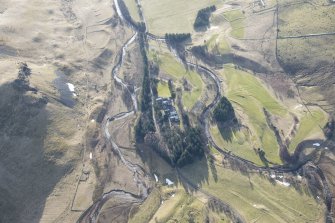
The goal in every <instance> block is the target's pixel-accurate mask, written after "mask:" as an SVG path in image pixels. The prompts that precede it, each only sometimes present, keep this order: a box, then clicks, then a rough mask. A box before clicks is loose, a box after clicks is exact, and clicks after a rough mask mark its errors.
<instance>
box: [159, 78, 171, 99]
mask: <svg viewBox="0 0 335 223" xmlns="http://www.w3.org/2000/svg"><path fill="white" fill-rule="evenodd" d="M157 91H158V96H159V97H162V98H169V97H171V93H170V89H169V86H168V84H167V83H166V82H162V81H160V82H158V85H157Z"/></svg>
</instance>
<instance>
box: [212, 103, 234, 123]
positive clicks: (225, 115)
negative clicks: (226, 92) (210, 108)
mask: <svg viewBox="0 0 335 223" xmlns="http://www.w3.org/2000/svg"><path fill="white" fill-rule="evenodd" d="M213 117H214V119H215V120H216V121H217V122H220V123H224V122H227V121H230V120H236V116H235V112H234V108H233V106H232V105H231V103H230V101H229V100H228V99H227V98H226V97H222V98H221V99H220V102H219V103H218V105H217V106H216V108H215V109H214V112H213Z"/></svg>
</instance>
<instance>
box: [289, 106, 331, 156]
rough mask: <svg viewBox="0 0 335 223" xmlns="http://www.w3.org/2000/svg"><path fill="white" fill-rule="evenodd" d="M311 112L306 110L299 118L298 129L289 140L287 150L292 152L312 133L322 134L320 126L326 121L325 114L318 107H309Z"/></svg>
mask: <svg viewBox="0 0 335 223" xmlns="http://www.w3.org/2000/svg"><path fill="white" fill-rule="evenodd" d="M310 111H311V113H309V112H307V113H306V114H305V116H303V117H302V118H301V120H300V124H299V128H298V131H297V133H296V135H295V137H294V138H293V140H292V141H291V144H290V147H289V150H290V152H291V153H293V152H294V150H295V148H296V146H297V145H298V144H299V143H300V142H301V141H303V140H304V139H306V138H307V137H309V136H311V135H313V134H318V133H319V134H322V128H321V127H323V126H325V124H326V123H327V120H328V119H327V116H326V114H325V113H324V112H323V111H322V110H321V109H319V108H315V109H312V108H311V109H310Z"/></svg>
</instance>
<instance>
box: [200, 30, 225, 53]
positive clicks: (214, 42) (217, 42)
mask: <svg viewBox="0 0 335 223" xmlns="http://www.w3.org/2000/svg"><path fill="white" fill-rule="evenodd" d="M206 46H207V48H208V50H209V51H211V52H213V53H215V54H225V53H229V51H230V45H229V43H228V42H227V41H226V40H225V38H224V37H222V36H220V35H219V34H214V35H213V36H211V38H210V39H209V40H208V41H206Z"/></svg>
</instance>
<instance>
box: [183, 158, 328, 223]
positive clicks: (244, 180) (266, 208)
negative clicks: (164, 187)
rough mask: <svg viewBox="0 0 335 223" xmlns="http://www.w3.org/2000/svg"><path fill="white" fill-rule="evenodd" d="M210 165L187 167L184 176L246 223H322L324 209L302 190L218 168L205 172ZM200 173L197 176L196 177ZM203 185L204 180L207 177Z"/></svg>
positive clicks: (197, 164) (203, 162) (199, 163)
mask: <svg viewBox="0 0 335 223" xmlns="http://www.w3.org/2000/svg"><path fill="white" fill-rule="evenodd" d="M205 162H206V161H204V160H202V161H200V162H198V163H195V164H192V165H189V166H186V167H185V168H183V170H182V172H183V173H184V175H186V176H187V177H188V178H189V179H190V180H191V181H192V182H193V183H195V184H201V186H202V189H203V190H204V191H206V192H208V193H210V194H212V195H214V196H216V197H218V198H220V199H221V200H223V201H225V202H227V203H229V204H230V205H231V206H232V207H233V208H235V209H236V210H238V212H239V213H240V214H241V215H242V216H243V217H244V218H245V219H246V222H258V223H268V222H272V223H276V222H321V219H322V218H323V206H321V205H320V204H318V203H317V202H316V201H315V200H314V199H313V198H312V197H311V196H310V195H309V194H308V193H306V192H305V191H304V189H302V188H301V189H302V190H301V191H297V190H295V189H294V188H293V187H291V186H290V187H285V186H283V185H279V184H276V183H271V182H270V181H268V180H267V179H266V178H263V177H261V176H260V175H258V174H242V173H240V172H237V171H233V170H231V169H227V168H224V167H222V166H218V165H215V169H216V176H217V180H214V177H213V173H212V174H209V173H206V171H207V169H206V168H203V165H206V163H205ZM195 173H196V174H195ZM207 175H208V178H207V179H206V180H205V181H201V182H199V181H198V179H199V178H201V176H207Z"/></svg>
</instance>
